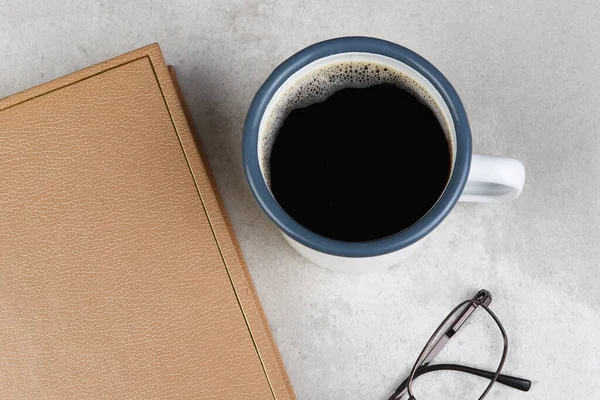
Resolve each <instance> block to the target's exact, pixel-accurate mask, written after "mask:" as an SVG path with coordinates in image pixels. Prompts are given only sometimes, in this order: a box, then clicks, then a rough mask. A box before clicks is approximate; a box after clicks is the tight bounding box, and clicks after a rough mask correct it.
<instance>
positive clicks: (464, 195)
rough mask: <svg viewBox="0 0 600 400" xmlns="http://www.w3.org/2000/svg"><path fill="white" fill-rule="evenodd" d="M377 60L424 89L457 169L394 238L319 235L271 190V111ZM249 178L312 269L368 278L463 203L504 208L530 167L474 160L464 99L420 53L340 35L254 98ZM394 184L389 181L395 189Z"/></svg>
mask: <svg viewBox="0 0 600 400" xmlns="http://www.w3.org/2000/svg"><path fill="white" fill-rule="evenodd" d="M347 61H365V62H373V63H377V64H380V65H383V66H386V67H388V68H393V69H395V70H397V71H399V72H400V73H402V74H404V75H405V76H407V77H408V78H410V79H412V80H413V81H415V82H416V83H418V84H419V86H421V87H422V88H424V90H425V91H426V92H427V94H428V95H429V96H430V97H431V98H432V99H433V100H434V101H435V103H436V104H437V105H438V107H439V110H440V111H441V113H442V114H443V117H444V119H445V120H446V121H448V125H449V131H450V132H449V136H450V137H449V139H450V142H451V143H450V147H451V149H452V166H451V173H450V177H449V180H448V183H447V185H446V187H445V189H444V191H443V192H442V194H441V196H440V198H439V199H438V201H437V202H436V203H435V204H434V206H433V207H432V208H431V209H430V210H429V211H428V212H427V213H426V214H425V215H424V216H423V217H421V218H420V219H419V220H418V221H416V222H415V223H414V224H412V225H411V226H409V227H408V228H406V229H404V230H401V231H399V232H397V233H395V234H393V235H390V236H387V237H384V238H381V239H375V240H369V241H363V242H346V241H342V240H336V239H332V238H329V237H325V236H322V235H319V234H317V233H315V232H312V231H310V230H309V229H307V228H306V227H304V226H302V225H301V224H299V223H298V222H296V221H295V220H294V219H293V218H291V217H290V216H289V215H288V214H287V213H286V212H285V211H284V209H283V208H282V207H281V206H280V205H279V204H278V203H277V201H276V200H275V198H274V197H273V195H272V193H271V191H270V188H269V185H268V179H267V176H268V171H267V169H268V167H267V166H266V165H265V158H268V154H266V153H268V148H266V147H265V143H269V142H272V139H273V138H266V137H265V134H266V133H265V132H266V131H267V130H266V129H265V127H266V124H267V120H268V118H269V116H270V113H271V112H272V111H273V110H274V109H275V106H276V105H277V104H278V102H279V101H281V99H282V96H283V94H284V93H285V92H286V90H287V89H289V88H290V87H291V86H292V85H293V84H294V82H296V81H298V79H299V78H301V77H303V76H305V75H306V74H309V73H312V72H314V71H315V70H319V69H323V68H325V67H327V66H328V65H331V64H333V63H339V62H347ZM242 153H243V162H244V169H245V173H246V178H247V180H248V184H249V185H250V189H251V190H252V193H253V194H254V196H255V198H256V200H257V202H258V204H259V205H260V207H261V208H262V209H263V211H264V212H265V213H266V214H267V216H268V217H269V218H270V219H271V220H272V221H273V222H274V223H275V224H276V225H277V227H278V228H279V230H280V231H281V232H282V234H283V236H284V238H285V239H286V240H287V241H288V242H289V243H290V245H291V246H292V247H293V248H294V249H296V251H298V253H300V254H301V255H303V256H304V257H306V258H307V259H309V260H310V261H312V262H313V263H315V264H317V265H320V266H322V267H325V268H329V269H332V270H335V271H340V272H370V271H378V270H383V269H386V268H388V267H391V266H394V265H396V264H398V263H399V262H400V261H401V260H403V259H405V258H406V257H407V256H408V255H410V254H411V253H412V252H414V251H415V250H416V249H417V248H418V246H419V245H420V244H421V243H422V242H423V239H424V238H425V237H426V236H427V235H429V234H430V233H431V232H432V231H433V230H434V229H435V228H436V227H437V226H438V225H439V224H440V222H442V220H443V219H444V218H445V217H446V216H447V215H448V213H449V212H450V211H451V210H452V208H453V207H454V205H455V204H456V202H457V201H466V202H482V203H501V202H505V201H509V200H513V199H515V198H517V197H518V196H519V194H520V193H521V191H522V190H523V185H524V182H525V168H524V167H523V164H522V163H521V162H520V161H518V160H514V159H511V158H504V157H495V156H486V155H477V154H472V150H471V130H470V128H469V122H468V120H467V115H466V112H465V110H464V107H463V105H462V102H461V100H460V98H459V97H458V94H457V93H456V91H455V90H454V88H453V87H452V85H451V84H450V82H448V80H447V79H446V78H445V77H444V75H442V73H441V72H440V71H438V70H437V69H436V68H435V67H434V66H433V65H432V64H431V63H429V62H428V61H427V60H425V59H424V58H423V57H421V56H419V55H418V54H416V53H415V52H413V51H411V50H409V49H407V48H405V47H402V46H400V45H398V44H395V43H391V42H388V41H385V40H381V39H375V38H369V37H342V38H337V39H332V40H327V41H324V42H320V43H317V44H314V45H312V46H310V47H307V48H305V49H304V50H301V51H300V52H298V53H296V54H295V55H293V56H292V57H290V58H289V59H287V60H286V61H284V62H283V63H282V64H281V65H279V66H278V67H277V68H276V69H275V70H274V71H273V72H272V73H271V75H270V76H269V78H268V79H267V80H266V81H265V82H264V84H263V85H262V86H261V88H260V89H259V90H258V92H257V93H256V95H255V97H254V99H253V101H252V103H251V105H250V108H249V110H248V115H247V117H246V122H245V126H244V134H243V141H242ZM393 184H394V182H390V185H393Z"/></svg>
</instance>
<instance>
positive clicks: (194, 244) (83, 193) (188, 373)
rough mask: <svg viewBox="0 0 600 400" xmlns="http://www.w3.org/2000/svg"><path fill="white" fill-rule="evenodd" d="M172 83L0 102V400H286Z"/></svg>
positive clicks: (76, 89)
mask: <svg viewBox="0 0 600 400" xmlns="http://www.w3.org/2000/svg"><path fill="white" fill-rule="evenodd" d="M171 74H173V75H172V76H171V75H170V72H169V70H168V69H167V66H166V65H165V63H164V60H163V58H162V55H161V53H160V49H159V47H158V45H156V44H155V45H150V46H147V47H144V48H142V49H139V50H136V51H133V52H131V53H127V54H125V55H123V56H120V57H117V58H115V59H112V60H109V61H106V62H104V63H101V64H98V65H95V66H92V67H90V68H87V69H84V70H82V71H79V72H76V73H74V74H71V75H68V76H66V77H63V78H60V79H58V80H55V81H52V82H49V83H46V84H44V85H41V86H38V87H35V88H32V89H29V90H27V91H25V92H22V93H18V94H16V95H13V96H11V97H8V98H5V99H2V100H0V398H1V399H187V398H189V399H232V398H245V399H277V400H281V399H293V398H294V394H293V391H292V388H291V385H290V383H289V379H288V377H287V375H286V372H285V369H284V367H283V363H282V361H281V358H280V356H279V353H278V351H277V348H276V346H275V343H274V341H273V338H272V335H271V332H270V330H269V326H268V323H267V320H266V318H265V315H264V313H263V312H262V309H261V306H260V302H259V300H258V297H257V295H256V292H255V290H254V287H253V284H252V280H251V278H250V275H249V274H248V270H247V268H246V265H245V264H244V261H243V258H242V254H241V251H240V249H239V246H238V244H237V242H236V239H235V235H234V233H233V230H232V229H231V225H230V224H229V221H228V219H227V216H226V213H225V210H224V208H223V206H222V203H221V202H220V199H219V197H218V193H217V191H216V187H215V185H214V180H213V179H212V177H211V175H210V172H209V170H208V168H207V166H206V164H204V163H203V160H202V157H201V155H200V151H199V150H198V146H197V145H196V143H195V140H194V136H193V134H192V131H191V129H190V124H189V123H188V120H187V119H186V115H185V111H184V107H185V104H184V102H183V100H182V98H181V99H180V98H179V96H178V87H177V85H176V81H175V82H174V78H175V76H174V73H173V72H172V71H171ZM179 95H180V92H179Z"/></svg>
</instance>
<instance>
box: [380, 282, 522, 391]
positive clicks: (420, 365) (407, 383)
mask: <svg viewBox="0 0 600 400" xmlns="http://www.w3.org/2000/svg"><path fill="white" fill-rule="evenodd" d="M491 302H492V295H491V293H490V292H488V291H487V290H485V289H482V290H480V291H479V292H477V294H476V295H475V296H474V297H473V298H472V299H471V300H465V301H463V302H462V303H460V304H459V305H457V306H456V307H455V308H454V310H452V311H451V312H450V314H448V316H447V317H446V318H445V319H444V320H443V321H442V323H441V324H440V325H439V326H438V328H437V329H436V330H435V332H434V333H433V335H431V337H430V338H429V340H428V341H427V344H426V345H425V347H424V348H423V350H422V351H421V354H419V357H418V358H417V361H416V362H415V364H414V366H413V368H412V370H411V372H410V375H409V376H408V378H406V379H405V380H404V381H403V382H402V383H401V384H400V386H398V388H397V389H396V391H395V392H394V394H393V395H392V396H391V397H390V398H389V399H388V400H401V399H402V398H403V397H404V396H405V395H408V396H409V397H408V400H416V397H415V396H414V394H413V391H412V383H413V381H414V380H415V379H416V378H418V377H419V376H421V375H423V374H426V373H428V372H433V371H442V370H446V371H448V370H449V371H458V372H465V373H468V374H471V375H476V376H480V377H482V378H486V379H489V380H490V383H489V384H488V386H487V387H486V388H485V390H484V392H483V394H482V395H481V396H480V397H479V400H482V399H483V398H485V396H487V394H488V393H489V392H490V390H491V389H492V386H493V385H494V383H496V382H499V383H502V384H504V385H506V386H510V387H512V388H515V389H518V390H521V391H524V392H527V391H528V390H529V389H530V388H531V381H529V380H527V379H523V378H516V377H513V376H508V375H502V374H501V373H500V372H501V371H502V368H503V367H504V362H505V361H506V354H507V353H508V337H507V335H506V331H505V330H504V327H503V326H502V323H500V320H499V319H498V317H497V316H496V314H494V313H493V312H492V310H490V309H489V305H490V303H491ZM465 306H466V308H465V309H464V310H463V311H462V312H461V313H460V314H459V315H458V317H456V319H455V320H454V321H453V322H452V324H451V325H450V327H449V328H448V329H446V331H445V332H444V334H443V335H441V336H440V333H441V331H442V329H443V328H444V327H445V326H447V324H448V321H450V319H451V318H452V317H453V316H454V315H455V314H456V312H457V311H458V310H459V309H461V308H462V307H465ZM478 307H481V308H483V309H484V310H485V311H487V312H488V314H490V316H491V317H492V318H493V320H494V322H496V324H497V325H498V328H499V329H500V333H501V334H502V339H503V341H504V349H503V351H502V358H501V359H500V364H499V365H498V368H497V369H496V371H495V372H490V371H484V370H481V369H477V368H472V367H467V366H464V365H457V364H437V365H429V364H430V363H431V361H433V359H434V358H435V356H437V355H438V353H439V352H440V351H441V350H442V349H443V348H444V346H445V345H446V344H447V343H448V341H449V340H450V339H451V338H452V336H454V335H455V334H456V332H458V330H459V329H460V328H461V326H463V325H464V323H465V322H466V321H467V320H468V319H469V317H470V316H471V315H472V314H473V312H474V311H475V310H476V309H477V308H478ZM438 336H439V339H437V341H436V338H438ZM428 349H429V351H428Z"/></svg>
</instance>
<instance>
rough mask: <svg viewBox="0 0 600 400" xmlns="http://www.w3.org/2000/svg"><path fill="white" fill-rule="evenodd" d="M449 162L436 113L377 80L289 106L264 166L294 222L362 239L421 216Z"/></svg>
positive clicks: (441, 182) (338, 236) (434, 198)
mask: <svg viewBox="0 0 600 400" xmlns="http://www.w3.org/2000/svg"><path fill="white" fill-rule="evenodd" d="M365 66H366V67H367V68H368V67H369V66H368V65H365ZM361 68H362V66H361ZM371 68H376V67H373V66H371ZM382 68H383V67H382ZM386 71H387V69H386ZM382 72H383V71H382ZM346 73H348V72H346ZM450 168H451V155H450V148H449V144H448V141H447V138H446V134H445V132H444V129H443V128H442V126H441V125H440V122H439V121H438V118H437V117H436V115H435V114H434V112H433V111H432V110H431V109H430V108H429V107H428V106H427V105H425V104H423V103H422V102H421V101H420V100H419V99H418V98H417V97H415V96H414V95H413V94H411V93H410V92H409V91H407V90H405V89H403V88H402V87H400V86H398V85H396V84H391V83H377V84H375V85H372V86H368V87H362V88H348V87H347V88H342V89H340V90H337V91H336V92H335V93H333V94H332V95H331V96H329V97H328V98H326V99H325V100H324V101H321V102H318V103H315V104H312V105H309V106H307V107H303V108H296V109H294V110H293V111H291V112H290V113H289V114H288V115H287V117H286V118H285V119H284V120H283V123H282V124H281V126H280V127H279V130H278V132H277V135H276V136H275V140H274V142H273V143H272V150H271V155H270V171H269V172H270V187H271V191H272V193H273V196H274V197H275V199H276V200H277V202H278V203H279V204H280V205H281V207H282V208H283V209H284V210H285V211H286V212H287V213H288V214H289V215H290V216H291V217H292V218H294V219H295V220H296V221H297V222H299V223H300V224H302V225H303V226H305V227H306V228H308V229H310V230H311V231H313V232H315V233H318V234H321V235H323V236H327V237H329V238H333V239H339V240H346V241H366V240H372V239H379V238H384V237H386V236H389V235H392V234H394V233H397V232H399V231H401V230H403V229H405V228H407V227H409V226H410V225H412V224H414V223H415V222H416V221H417V220H419V219H420V218H421V217H423V216H424V215H425V214H426V213H427V212H428V211H429V210H430V209H431V207H432V206H433V205H434V204H435V203H436V201H437V200H438V199H439V198H440V195H441V194H442V192H443V190H444V188H445V186H446V183H447V182H448V179H449V174H450Z"/></svg>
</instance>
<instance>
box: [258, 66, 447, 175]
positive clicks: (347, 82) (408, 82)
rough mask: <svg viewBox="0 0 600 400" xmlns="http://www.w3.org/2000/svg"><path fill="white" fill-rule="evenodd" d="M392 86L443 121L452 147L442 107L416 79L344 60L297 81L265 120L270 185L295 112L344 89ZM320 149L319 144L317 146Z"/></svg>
mask: <svg viewBox="0 0 600 400" xmlns="http://www.w3.org/2000/svg"><path fill="white" fill-rule="evenodd" d="M383 83H388V84H393V85H396V86H398V87H401V88H403V89H404V90H406V91H408V92H409V93H410V94H412V95H413V96H415V97H416V98H417V99H419V100H420V101H421V102H422V103H423V104H425V105H426V106H427V107H429V109H430V110H432V111H433V113H434V114H435V116H436V118H437V119H438V121H439V122H440V125H441V126H442V129H443V130H444V133H445V134H446V138H447V139H448V143H449V144H450V147H451V148H452V146H453V143H452V140H451V134H450V129H449V128H448V126H449V124H448V121H446V118H445V117H444V115H443V114H442V112H441V110H440V106H439V105H438V104H437V102H436V101H435V100H434V99H433V97H431V95H430V94H429V93H428V92H427V90H425V88H424V87H423V86H421V85H420V84H419V83H418V82H417V81H415V80H414V79H413V78H411V77H409V76H407V75H405V74H404V73H402V72H401V71H399V70H397V69H395V68H392V67H389V66H387V65H382V64H379V63H376V62H370V61H343V62H337V63H331V64H329V65H326V66H324V67H321V68H319V69H316V70H314V71H310V72H308V73H306V74H305V75H303V76H301V77H300V78H299V79H297V80H296V81H295V82H294V83H292V85H291V86H290V87H288V88H287V89H286V91H285V92H284V93H283V94H282V95H281V96H279V98H278V99H276V103H275V106H274V107H273V108H272V110H271V112H270V113H269V115H267V116H266V118H265V121H266V123H265V125H264V127H263V129H262V132H261V135H260V136H259V149H261V150H262V151H260V152H259V160H260V166H261V169H262V172H263V175H264V178H265V180H266V183H267V186H270V177H269V175H270V174H269V157H270V155H271V149H272V147H273V143H274V141H275V137H276V136H277V132H278V131H279V129H280V128H281V125H282V124H283V122H284V121H285V119H286V118H287V116H288V115H289V113H290V112H292V111H293V110H294V109H297V108H302V107H307V106H309V105H311V104H314V103H319V102H322V101H324V100H326V99H327V98H328V97H329V96H331V95H332V94H334V93H335V92H337V91H339V90H341V89H345V88H364V87H369V86H374V85H378V84H383ZM315 145H317V146H318V143H315Z"/></svg>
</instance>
